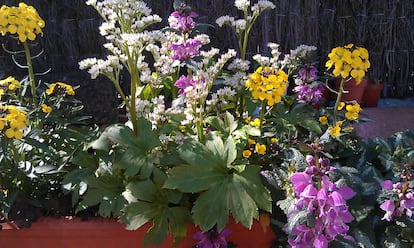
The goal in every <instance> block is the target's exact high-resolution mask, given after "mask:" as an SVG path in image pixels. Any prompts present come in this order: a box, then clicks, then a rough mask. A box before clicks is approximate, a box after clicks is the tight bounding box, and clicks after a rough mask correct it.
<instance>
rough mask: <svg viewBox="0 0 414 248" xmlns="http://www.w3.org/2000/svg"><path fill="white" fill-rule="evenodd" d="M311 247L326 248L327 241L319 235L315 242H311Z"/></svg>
mask: <svg viewBox="0 0 414 248" xmlns="http://www.w3.org/2000/svg"><path fill="white" fill-rule="evenodd" d="M313 246H314V247H315V248H327V247H328V240H327V239H326V238H325V236H324V235H322V234H319V235H318V236H317V237H316V238H315V240H314V241H313Z"/></svg>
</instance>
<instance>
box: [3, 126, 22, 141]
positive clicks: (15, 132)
mask: <svg viewBox="0 0 414 248" xmlns="http://www.w3.org/2000/svg"><path fill="white" fill-rule="evenodd" d="M5 134H6V136H7V138H9V139H12V138H16V139H21V138H23V132H22V131H21V130H20V129H19V128H17V127H11V128H9V129H7V130H6V132H5Z"/></svg>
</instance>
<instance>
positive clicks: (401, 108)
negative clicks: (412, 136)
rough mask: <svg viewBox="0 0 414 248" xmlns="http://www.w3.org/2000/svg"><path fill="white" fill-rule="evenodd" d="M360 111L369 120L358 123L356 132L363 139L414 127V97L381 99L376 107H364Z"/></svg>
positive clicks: (383, 135) (386, 135) (385, 135)
mask: <svg viewBox="0 0 414 248" xmlns="http://www.w3.org/2000/svg"><path fill="white" fill-rule="evenodd" d="M362 113H363V114H361V117H363V118H367V119H369V121H367V122H363V123H360V124H359V126H358V127H357V132H358V134H359V135H360V136H361V137H363V138H364V139H365V140H366V139H368V138H373V137H389V136H391V135H392V134H394V133H396V132H400V131H405V130H407V129H414V97H413V98H406V99H393V98H385V99H381V100H380V102H379V103H378V107H377V108H364V109H363V111H362Z"/></svg>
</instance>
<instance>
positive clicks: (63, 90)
mask: <svg viewBox="0 0 414 248" xmlns="http://www.w3.org/2000/svg"><path fill="white" fill-rule="evenodd" d="M45 92H46V94H48V95H51V94H55V95H66V94H68V95H71V96H74V95H75V91H74V90H73V87H72V86H70V85H69V84H65V83H62V82H56V83H53V84H51V85H49V88H48V89H47V90H46V91H45Z"/></svg>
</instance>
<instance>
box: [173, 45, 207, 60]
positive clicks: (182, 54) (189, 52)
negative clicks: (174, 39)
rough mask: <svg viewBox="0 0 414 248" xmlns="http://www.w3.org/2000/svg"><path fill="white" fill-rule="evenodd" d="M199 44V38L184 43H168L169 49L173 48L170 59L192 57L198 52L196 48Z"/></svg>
mask: <svg viewBox="0 0 414 248" xmlns="http://www.w3.org/2000/svg"><path fill="white" fill-rule="evenodd" d="M200 46H201V41H199V40H194V39H192V40H188V41H187V42H186V43H173V44H171V45H170V48H171V50H174V54H173V56H172V59H174V60H179V61H181V62H182V61H185V60H187V59H189V58H193V57H195V56H198V55H199V54H200V51H199V50H198V49H199V47H200Z"/></svg>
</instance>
